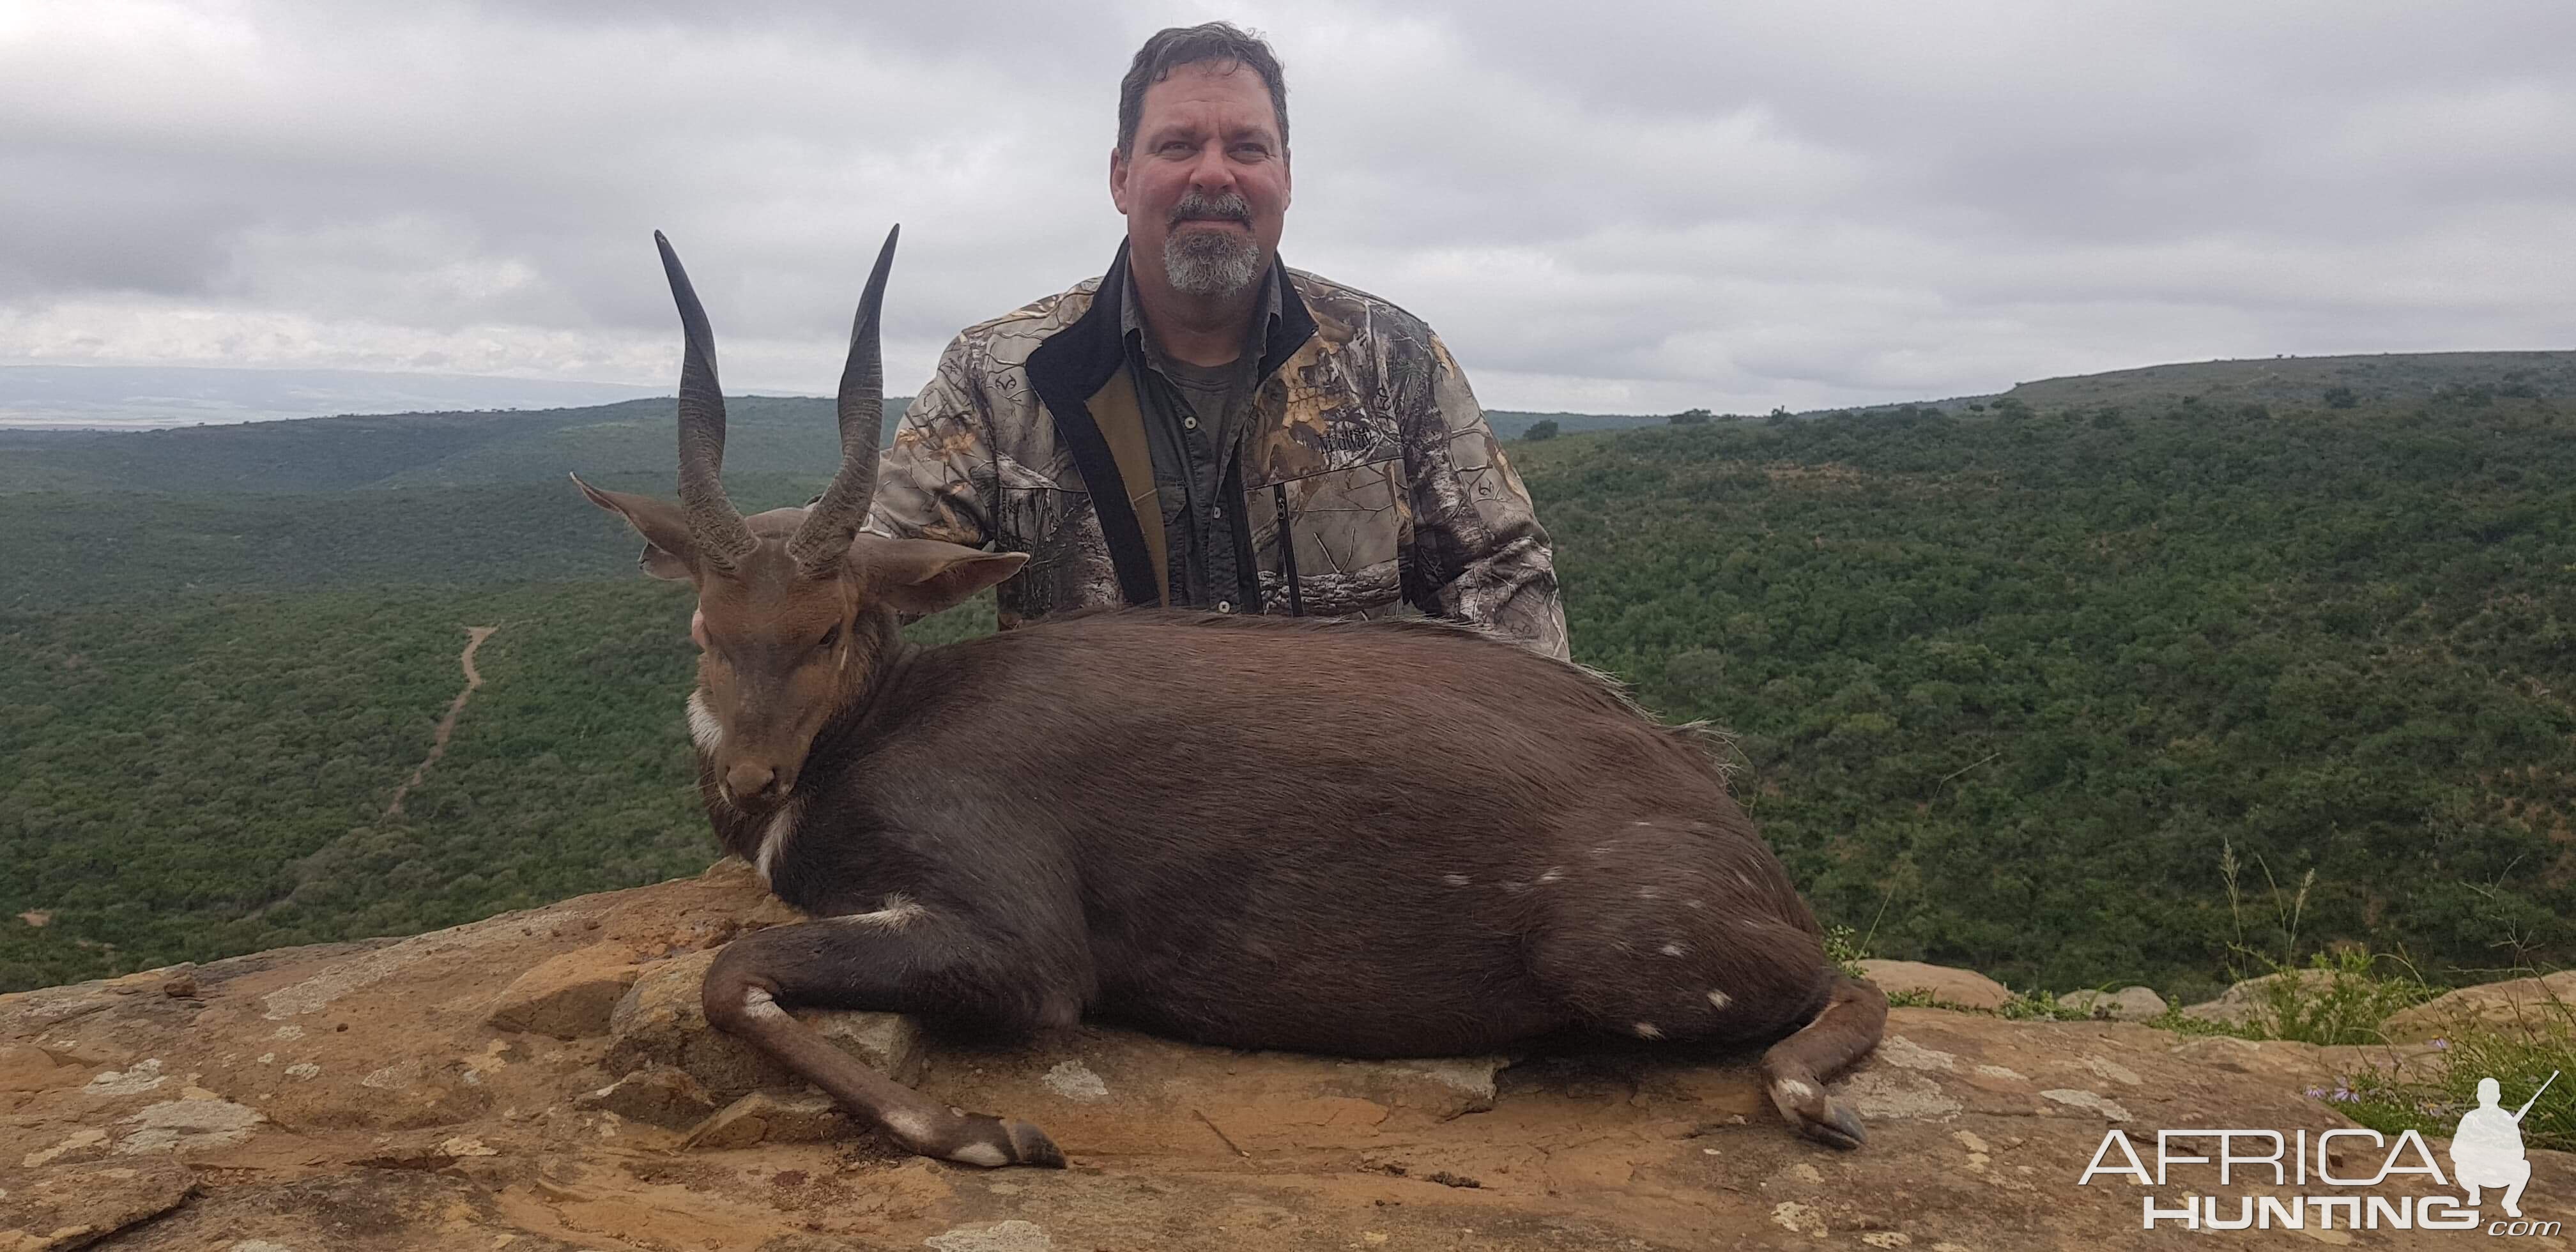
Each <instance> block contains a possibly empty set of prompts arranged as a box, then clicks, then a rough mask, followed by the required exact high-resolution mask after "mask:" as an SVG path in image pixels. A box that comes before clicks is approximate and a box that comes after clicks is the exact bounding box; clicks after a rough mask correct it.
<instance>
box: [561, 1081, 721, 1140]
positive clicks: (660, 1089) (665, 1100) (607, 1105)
mask: <svg viewBox="0 0 2576 1252" xmlns="http://www.w3.org/2000/svg"><path fill="white" fill-rule="evenodd" d="M573 1105H574V1107H576V1108H584V1109H598V1110H600V1111H602V1112H607V1113H615V1114H617V1115H618V1116H619V1117H623V1118H626V1119H627V1120H629V1121H637V1122H643V1123H645V1124H646V1125H649V1126H661V1127H665V1128H668V1129H671V1130H684V1129H687V1128H688V1127H691V1126H695V1125H697V1124H698V1123H700V1122H703V1121H705V1120H706V1119H707V1118H708V1117H709V1116H712V1115H713V1114H714V1113H715V1111H716V1101H715V1097H714V1096H711V1095H708V1094H707V1089H706V1088H704V1087H701V1086H699V1085H698V1080H697V1079H694V1078H691V1077H689V1076H688V1075H687V1074H686V1073H683V1072H681V1071H680V1070H676V1069H673V1068H671V1067H670V1066H668V1065H648V1066H646V1067H644V1068H643V1069H639V1070H637V1071H635V1072H634V1073H632V1074H628V1075H627V1076H625V1077H624V1078H620V1079H618V1080H617V1081H616V1082H613V1083H610V1084H609V1085H607V1086H605V1087H602V1088H600V1089H598V1090H596V1091H592V1092H589V1093H587V1094H585V1095H582V1096H579V1097H576V1098H575V1099H574V1100H573Z"/></svg>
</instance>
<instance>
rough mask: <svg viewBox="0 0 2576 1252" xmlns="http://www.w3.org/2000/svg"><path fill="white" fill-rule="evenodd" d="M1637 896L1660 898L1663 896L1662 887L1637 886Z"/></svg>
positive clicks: (1644, 898)
mask: <svg viewBox="0 0 2576 1252" xmlns="http://www.w3.org/2000/svg"><path fill="white" fill-rule="evenodd" d="M1637 898H1638V899H1640V900H1661V899H1663V898H1664V889H1663V888H1661V887H1639V888H1637Z"/></svg>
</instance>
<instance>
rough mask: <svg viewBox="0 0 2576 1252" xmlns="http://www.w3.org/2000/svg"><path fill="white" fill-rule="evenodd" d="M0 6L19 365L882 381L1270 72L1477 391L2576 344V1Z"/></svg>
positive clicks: (1970, 384)
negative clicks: (1248, 52) (1140, 74)
mask: <svg viewBox="0 0 2576 1252" xmlns="http://www.w3.org/2000/svg"><path fill="white" fill-rule="evenodd" d="M1396 12H1397V10H1396V9H1394V8H1393V7H1392V6H1387V7H1383V8H1382V7H1379V6H1368V5H1356V4H1339V3H1332V2H1330V0H1296V2H1295V3H1269V2H1267V0H1261V2H1253V3H1240V4H1234V5H1230V6H1226V7H1222V8H1210V7H1203V6H1197V5H1176V4H1167V3H1159V2H1145V0H1140V2H1138V3H1131V4H1111V3H1068V2H1057V3H1030V4H1016V3H1012V4H1002V3H987V4H978V3H949V4H941V5H926V4H925V5H893V4H854V3H837V2H835V3H824V2H820V0H817V2H814V3H756V2H749V0H727V2H725V3H721V4H719V3H692V4H676V3H661V2H658V0H654V2H640V0H556V2H552V3H536V2H524V0H514V2H511V3H497V2H496V3H491V4H473V3H451V2H448V0H403V2H402V3H398V4H397V3H361V2H358V0H332V2H331V3H297V4H288V3H260V2H257V0H241V2H215V0H208V2H204V3H128V2H126V0H61V2H54V0H8V2H6V3H0V364H37V363H41V364H73V363H85V362H86V363H99V364H124V365H143V364H206V365H255V366H293V367H306V368H310V367H339V368H358V369H392V370H430V371H441V372H459V373H479V374H515V375H521V376H526V377H532V378H554V379H582V380H592V381H606V382H628V383H647V384H660V385H668V383H669V381H670V380H671V379H672V378H674V377H675V376H676V373H677V368H678V365H677V362H678V352H679V336H678V333H677V329H676V319H675V317H674V315H673V313H672V311H671V307H670V303H669V298H668V295H667V293H666V291H665V289H664V287H663V285H662V278H661V274H660V271H659V268H658V266H657V265H656V263H655V261H654V256H653V248H652V232H653V230H655V229H656V228H659V229H662V230H665V231H667V232H668V233H669V234H670V236H671V238H672V240H673V242H674V243H675V244H676V245H677V246H678V248H679V249H680V252H681V255H682V257H683V258H684V259H685V260H686V261H687V262H688V264H689V266H690V269H691V273H692V276H693V277H694V278H695V280H696V282H697V285H698V289H699V291H700V293H701V294H702V295H703V296H704V297H705V299H706V302H707V304H708V307H709V313H710V316H711V317H712V319H713V321H714V325H715V330H716V336H717V342H718V346H719V354H720V356H721V358H722V365H723V373H724V379H725V383H726V386H727V388H728V390H733V391H753V390H773V391H776V390H795V391H811V392H826V391H828V390H829V389H830V387H831V383H832V380H833V379H834V378H835V377H837V374H838V370H839V356H840V349H841V343H840V336H841V335H842V334H845V333H846V327H847V325H848V318H849V312H850V308H851V305H852V304H853V302H854V301H855V299H856V296H857V293H858V289H859V286H860V284H861V282H862V281H863V280H864V277H865V274H866V267H867V264H868V262H869V260H870V259H871V258H872V255H873V250H874V248H875V245H876V243H877V241H878V240H879V239H880V238H881V237H882V236H883V234H884V231H885V229H886V227H887V225H888V224H890V223H893V222H896V221H900V222H901V223H902V224H903V245H902V251H901V254H900V256H899V258H898V260H897V263H896V268H895V275H894V282H893V287H892V290H891V293H890V296H889V300H888V309H887V317H888V327H887V334H888V340H887V350H888V354H889V362H888V371H889V377H888V384H889V388H890V389H891V390H893V391H896V392H898V393H901V392H909V391H911V390H912V389H913V388H914V387H916V386H917V385H918V383H919V380H920V379H922V378H923V377H925V376H926V375H927V374H928V372H929V369H930V365H931V362H932V360H933V359H934V358H935V356H936V355H937V353H938V350H939V348H940V347H941V346H942V345H943V344H944V343H945V342H946V341H947V339H948V338H949V337H950V336H951V335H953V334H954V333H955V332H956V330H957V329H958V328H959V327H961V326H964V325H966V324H968V323H971V322H975V321H980V320H982V319H984V318H987V317H990V316H993V315H995V314H997V313H1000V312H1002V311H1004V310H1007V309H1009V308H1012V307H1015V306H1017V305H1019V304H1022V303H1025V302H1026V301H1028V300H1030V299H1032V298H1034V297H1036V296H1039V295H1041V294H1045V293H1048V292H1053V291H1056V290H1059V289H1061V288H1062V287H1064V286H1067V285H1069V284H1070V283H1072V282H1073V281H1075V280H1077V279H1080V278H1083V277H1085V276H1088V275H1091V274H1096V273H1098V272H1099V271H1100V269H1101V268H1102V267H1103V266H1104V265H1105V264H1106V262H1107V260H1108V258H1109V254H1110V252H1111V251H1112V250H1113V249H1114V247H1115V246H1116V243H1117V240H1118V237H1119V232H1120V230H1121V229H1122V226H1123V223H1122V221H1121V219H1119V218H1118V216H1117V215H1116V213H1115V211H1114V210H1113V209H1112V208H1111V206H1110V202H1109V195H1108V191H1107V173H1106V171H1107V162H1108V150H1109V147H1110V145H1111V144H1112V142H1113V140H1114V132H1115V112H1116V101H1117V82H1118V78H1119V75H1120V74H1121V73H1122V72H1123V71H1124V70H1125V68H1126V63H1127V60H1128V58H1129V57H1130V56H1131V55H1132V54H1133V52H1134V50H1135V47H1136V45H1137V44H1138V43H1139V42H1141V41H1142V40H1143V38H1144V37H1145V36H1146V35H1148V34H1150V33H1151V32H1152V31H1153V30H1155V29H1156V28H1158V27H1161V26H1165V25H1173V24H1188V23H1194V22H1197V21H1201V20H1206V19H1209V18H1216V17H1222V18H1227V19H1230V20H1234V21H1237V22H1240V23H1242V24H1244V25H1246V26H1248V27H1251V28H1253V29H1255V30H1257V31H1259V32H1260V33H1262V34H1264V35H1266V36H1267V37H1268V38H1269V39H1270V40H1271V41H1272V43H1273V45H1274V46H1275V47H1276V48H1278V50H1279V52H1280V55H1281V58H1282V60H1283V61H1284V62H1285V63H1286V67H1287V77H1288V86H1289V117H1290V123H1291V127H1292V135H1291V148H1292V154H1293V158H1294V162H1295V164H1294V169H1295V173H1296V200H1295V203H1294V205H1293V206H1292V207H1291V209H1290V210H1289V214H1288V228H1287V236H1286V238H1285V240H1284V241H1283V242H1282V247H1281V250H1282V253H1283V254H1284V255H1285V256H1286V257H1287V259H1288V261H1289V263H1290V264H1292V265H1295V266H1298V267H1301V268H1305V269H1310V270H1314V271H1317V272H1319V273H1323V274H1326V275H1330V276H1332V277H1334V278H1336V279H1339V280H1341V281H1343V282H1346V283H1350V284H1352V285H1355V286H1358V287H1362V288H1365V289H1367V290H1370V291H1373V292H1375V293H1377V294H1379V295H1381V296H1384V297H1386V298H1388V299H1391V300H1393V301H1395V302H1396V303H1398V304H1401V305H1403V306H1405V307H1406V308H1408V309H1410V310H1412V311H1413V312H1415V313H1417V314H1419V315H1421V316H1422V317H1424V318H1425V319H1427V320H1428V321H1429V322H1430V323H1431V325H1432V326H1433V327H1434V328H1435V329H1437V330H1438V331H1439V332H1440V333H1441V334H1442V336H1443V337H1444V338H1446V339H1447V340H1448V342H1449V344H1450V346H1451V348H1452V349H1453V350H1454V351H1455V353H1456V354H1457V356H1458V357H1459V359H1460V360H1461V361H1462V362H1463V363H1464V364H1465V366H1466V368H1467V370H1468V372H1469V375H1470V378H1471V379H1472V381H1473V382H1474V384H1475V387H1476V390H1477V392H1478V395H1479V397H1480V398H1481V399H1482V400H1483V401H1484V402H1485V404H1486V405H1487V406H1488V407H1493V408H1510V409H1574V410H1581V411H1596V412H1665V411H1671V410H1674V409H1679V408H1685V407H1692V406H1705V407H1709V408H1714V409H1718V410H1721V411H1744V412H1758V411H1763V410H1767V409H1769V408H1770V407H1772V406H1774V405H1786V406H1788V407H1790V408H1792V409H1804V408H1813V407H1821V406H1826V405H1836V404H1850V403H1861V402H1868V401H1877V400H1894V399H1908V398H1917V397H1926V396H1943V395H1958V394H1967V393H1975V392H1984V391H1994V390H1999V389H2002V388H2004V387H2007V386H2010V385H2011V384H2012V383H2014V382H2016V381H2021V380H2027V379H2033V378H2040V377H2047V376H2052V375H2059V374H2071V373H2084V372H2091V371H2096V370H2103V369H2115V368H2121V367H2125V366H2133V365H2145V364H2153V363H2158V362H2164V361H2174V360H2198V359H2207V358H2212V357H2230V356H2270V355H2272V354H2274V353H2294V354H2300V355H2308V354H2326V353H2344V352H2381V351H2417V350H2441V349H2532V348H2567V347H2576V317H2571V307H2576V306H2571V288H2576V283H2572V282H2571V280H2576V154H2571V150H2570V143H2571V140H2576V56H2571V55H2570V53H2571V50H2576V4H2568V3H2565V2H2564V0H2541V2H2534V3H2510V2H2506V0H2480V2H2479V3H2476V4H2470V5H2450V4H2435V3H2421V4H2407V5H2397V4H2373V3H2361V2H2356V0H2331V2H2323V3H2307V4H2294V3H2277V2H2272V0H2266V2H2264V3H2259V4H2246V3H2243V2H2242V0H2229V2H2227V3H2217V4H2197V3H2176V2H2173V0H2159V2H2158V3H2153V4H2147V3H2137V4H2127V5H2109V4H2089V3H2069V2H2067V0H2040V2H2037V3H2028V4H2007V3H1981V4H1938V5H1931V4H1896V3H1869V4H1832V3H1819V2H1816V0H1802V2H1799V3H1783V4H1760V5H1749V4H1727V5H1719V6H1712V5H1705V4H1698V3H1690V4H1680V3H1676V4H1669V5H1650V4H1620V3H1608V2H1598V0H1596V2H1594V3H1585V4H1567V3H1564V2H1563V0H1545V2H1529V3H1523V2H1519V0H1512V2H1507V3H1493V2H1486V0H1478V2H1475V3H1454V4H1449V3H1440V2H1438V0H1431V2H1428V3H1422V2H1417V3H1413V4H1408V5H1406V6H1404V7H1403V9H1402V12H1404V13H1405V14H1406V16H1395V15H1394V14H1395V13H1396Z"/></svg>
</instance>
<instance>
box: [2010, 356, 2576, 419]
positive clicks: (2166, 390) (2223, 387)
mask: <svg viewBox="0 0 2576 1252" xmlns="http://www.w3.org/2000/svg"><path fill="white" fill-rule="evenodd" d="M2336 387H2342V388H2348V389H2349V390H2350V391H2351V392H2352V399H2353V401H2354V402H2356V403H2359V402H2364V401H2392V400H2424V399H2430V398H2433V397H2436V396H2443V395H2449V394H2453V393H2469V392H2474V391H2476V390H2478V389H2481V388H2483V389H2485V390H2486V391H2487V392H2488V393H2489V394H2491V395H2496V396H2506V397H2511V398H2518V399H2527V400H2528V399H2543V400H2567V399H2576V352H2396V353H2382V354H2379V355H2375V356H2307V357H2298V356H2288V357H2272V358H2270V359H2268V360H2264V359H2257V360H2241V361H2196V362H2192V363H2189V364H2183V365H2150V366H2147V367H2146V368H2144V369H2133V370H2114V371H2112V372H2110V373H2107V374H2082V375H2076V376H2072V377H2067V378H2044V379H2040V380H2039V381H2037V382H2027V383H2020V384H2017V385H2015V386H2014V387H2013V389H2012V390H2010V391H2007V392H2005V393H2003V394H2004V396H2005V397H2008V398H2010V399H2015V400H2019V401H2021V402H2022V403H2024V404H2028V405H2030V406H2031V407H2033V408H2067V407H2072V406H2076V405H2096V404H2125V403H2141V404H2143V403H2155V402H2162V401H2178V400H2182V399H2185V398H2197V399H2199V400H2201V401H2205V402H2206V401H2221V402H2226V403H2231V404H2267V405H2268V404H2288V405H2294V406H2301V407H2306V406H2314V405H2319V404H2323V403H2325V402H2326V400H2325V397H2326V393H2327V391H2328V390H2330V389H2332V388H2336Z"/></svg>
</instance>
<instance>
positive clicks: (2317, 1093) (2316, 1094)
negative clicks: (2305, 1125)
mask: <svg viewBox="0 0 2576 1252" xmlns="http://www.w3.org/2000/svg"><path fill="white" fill-rule="evenodd" d="M2308 1098H2309V1099H2311V1100H2322V1099H2325V1098H2326V1089H2325V1088H2323V1087H2310V1088H2308Z"/></svg>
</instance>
